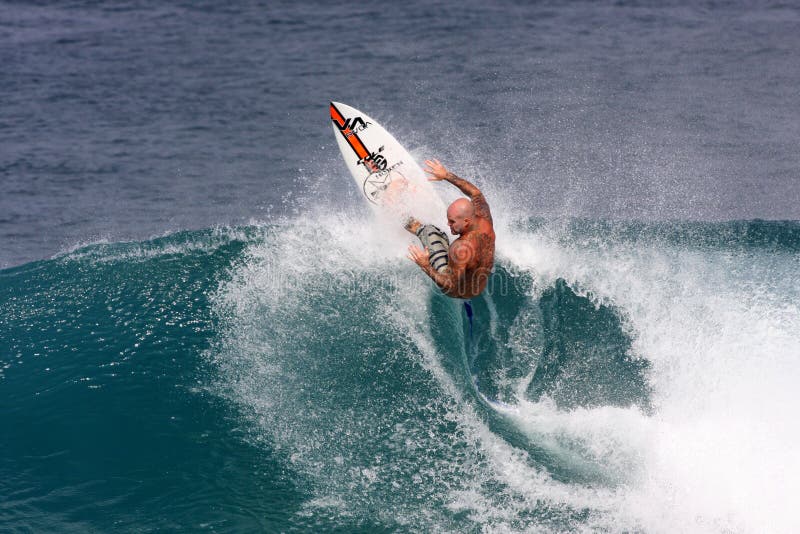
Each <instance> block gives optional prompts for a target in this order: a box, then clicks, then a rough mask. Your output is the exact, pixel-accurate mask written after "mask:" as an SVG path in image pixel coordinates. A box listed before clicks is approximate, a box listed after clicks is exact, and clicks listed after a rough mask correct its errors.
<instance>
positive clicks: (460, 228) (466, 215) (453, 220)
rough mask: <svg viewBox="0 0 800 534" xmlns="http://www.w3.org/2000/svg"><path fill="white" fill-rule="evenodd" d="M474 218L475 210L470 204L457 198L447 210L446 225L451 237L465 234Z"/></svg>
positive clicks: (464, 199) (463, 199)
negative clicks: (448, 227)
mask: <svg viewBox="0 0 800 534" xmlns="http://www.w3.org/2000/svg"><path fill="white" fill-rule="evenodd" d="M474 217H475V208H474V207H473V206H472V202H470V201H469V200H467V199H466V198H459V199H458V200H456V201H455V202H453V203H452V204H450V207H449V208H447V224H448V225H449V226H450V232H451V233H452V234H453V235H461V234H463V233H464V232H466V231H467V230H468V229H469V227H470V225H471V224H472V220H473V218H474Z"/></svg>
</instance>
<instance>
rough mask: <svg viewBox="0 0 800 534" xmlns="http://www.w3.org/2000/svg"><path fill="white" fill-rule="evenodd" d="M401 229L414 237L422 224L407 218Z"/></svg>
mask: <svg viewBox="0 0 800 534" xmlns="http://www.w3.org/2000/svg"><path fill="white" fill-rule="evenodd" d="M403 227H404V228H405V229H406V230H408V231H409V232H411V233H412V234H414V235H417V230H419V229H420V228H421V227H422V223H421V222H419V221H418V220H416V219H415V218H414V217H409V218H408V219H406V222H405V223H404V224H403Z"/></svg>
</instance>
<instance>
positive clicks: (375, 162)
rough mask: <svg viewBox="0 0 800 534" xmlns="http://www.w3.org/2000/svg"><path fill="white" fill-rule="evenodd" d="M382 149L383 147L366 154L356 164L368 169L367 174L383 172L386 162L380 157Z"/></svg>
mask: <svg viewBox="0 0 800 534" xmlns="http://www.w3.org/2000/svg"><path fill="white" fill-rule="evenodd" d="M383 149H384V147H380V148H379V149H378V150H376V151H375V152H369V153H367V155H366V156H364V157H363V158H361V159H360V160H358V164H359V165H363V166H364V167H366V168H367V169H369V172H378V171H382V170H384V169H385V168H386V165H387V163H388V162H387V161H386V158H385V157H384V156H383V155H381V152H383Z"/></svg>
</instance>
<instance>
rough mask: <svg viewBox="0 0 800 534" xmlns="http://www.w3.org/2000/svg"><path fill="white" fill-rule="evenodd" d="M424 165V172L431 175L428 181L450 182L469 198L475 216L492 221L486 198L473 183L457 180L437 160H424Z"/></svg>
mask: <svg viewBox="0 0 800 534" xmlns="http://www.w3.org/2000/svg"><path fill="white" fill-rule="evenodd" d="M425 165H427V166H428V168H427V169H425V172H426V173H428V174H430V175H431V177H430V178H428V180H430V181H432V182H439V181H441V180H445V181H447V182H450V183H451V184H453V185H454V186H456V187H457V188H459V189H460V190H461V192H462V193H464V194H465V195H467V196H468V197H469V198H470V200H471V201H472V206H473V207H474V208H475V215H477V216H478V217H482V218H484V219H488V220H489V221H491V220H492V213H491V211H490V210H489V203H488V202H486V198H485V197H484V196H483V193H482V192H481V190H480V189H478V188H477V187H476V186H475V185H474V184H473V183H471V182H469V181H467V180H465V179H463V178H459V177H458V176H456V175H455V174H453V173H452V172H450V171H448V170H447V169H446V168H445V166H444V165H442V164H441V163H439V160H438V159H429V160H426V161H425Z"/></svg>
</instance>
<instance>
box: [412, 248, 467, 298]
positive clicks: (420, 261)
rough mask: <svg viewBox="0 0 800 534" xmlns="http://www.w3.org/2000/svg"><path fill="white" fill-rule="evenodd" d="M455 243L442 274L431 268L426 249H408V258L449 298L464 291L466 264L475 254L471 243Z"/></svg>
mask: <svg viewBox="0 0 800 534" xmlns="http://www.w3.org/2000/svg"><path fill="white" fill-rule="evenodd" d="M460 241H461V240H459V241H456V242H455V243H453V246H452V247H451V248H450V254H449V256H450V262H449V263H448V265H447V268H446V269H444V270H443V272H439V271H437V270H436V269H434V268H433V266H432V265H431V263H430V260H429V258H428V249H427V248H426V249H425V250H423V249H421V248H419V247H418V246H416V245H410V246H409V247H408V257H409V259H411V260H412V261H413V262H414V263H416V264H417V265H419V266H420V268H421V269H422V270H423V271H424V272H425V274H427V275H428V276H430V277H431V279H432V280H433V281H434V283H435V284H436V285H437V286H439V288H440V289H441V290H442V291H443V292H444V293H445V294H446V295H450V296H451V297H457V296H458V295H459V294H461V293H463V292H464V290H465V289H466V272H467V264H468V263H469V262H470V261H471V260H473V259H474V257H475V254H474V251H473V248H474V247H473V246H472V244H471V243H461V242H460Z"/></svg>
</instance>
